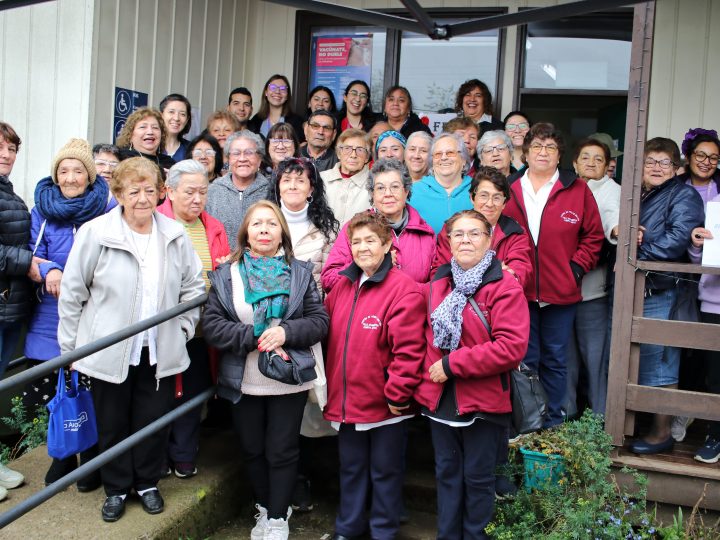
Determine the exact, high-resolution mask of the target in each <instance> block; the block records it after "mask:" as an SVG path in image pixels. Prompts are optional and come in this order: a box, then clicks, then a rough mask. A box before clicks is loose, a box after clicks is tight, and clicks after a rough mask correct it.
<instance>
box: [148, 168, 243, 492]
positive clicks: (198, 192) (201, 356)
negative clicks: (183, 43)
mask: <svg viewBox="0 0 720 540" xmlns="http://www.w3.org/2000/svg"><path fill="white" fill-rule="evenodd" d="M165 187H166V188H167V197H166V199H165V202H164V203H163V204H161V205H160V206H159V207H158V212H160V213H161V214H163V215H165V216H167V217H169V218H170V219H174V220H175V221H177V222H178V223H180V224H181V225H182V226H183V227H184V228H185V232H186V233H187V235H188V237H189V238H190V241H191V242H192V245H193V249H194V250H195V253H197V256H198V257H199V258H200V262H201V263H202V276H203V279H204V281H205V287H206V288H209V287H210V281H209V280H208V278H207V274H208V272H211V271H213V270H214V269H215V266H216V265H217V262H218V260H222V259H223V258H224V257H226V256H227V255H229V254H230V246H229V245H228V239H227V235H226V234H225V229H224V228H223V226H222V223H220V222H219V221H218V220H217V219H215V218H214V217H212V216H211V215H210V214H208V213H207V212H205V205H206V203H207V199H208V179H207V172H206V171H205V167H204V166H203V165H202V163H199V162H198V161H193V160H191V159H188V160H184V161H181V162H179V163H176V164H175V165H173V166H172V167H171V168H170V170H169V171H168V177H167V181H166V182H165ZM186 348H187V352H188V356H189V357H190V360H191V362H190V367H189V368H188V369H187V370H186V371H184V372H183V373H182V374H181V375H179V376H178V377H179V381H177V382H178V383H179V384H177V385H176V394H177V393H180V392H181V394H182V395H181V396H177V395H176V398H177V399H176V400H175V405H176V406H179V405H182V404H183V403H185V402H186V401H188V400H190V399H192V398H194V397H195V396H197V395H198V394H200V393H201V392H202V391H203V390H205V389H206V388H208V387H209V386H210V385H211V381H212V379H215V378H216V372H217V366H215V365H212V366H211V362H210V358H209V355H208V348H207V344H206V343H205V340H204V339H203V337H202V334H201V332H199V331H198V332H196V334H195V337H194V338H193V339H191V340H190V341H188V342H187V344H186ZM211 373H212V375H213V376H212V377H211ZM178 388H180V389H181V390H180V391H178ZM201 412H202V408H201V407H197V408H195V409H193V410H192V411H190V412H188V413H187V414H185V415H184V416H182V417H180V418H178V419H177V420H175V422H173V423H172V424H171V426H170V440H169V443H168V452H167V455H168V459H169V463H168V465H169V467H170V468H171V469H172V470H173V471H174V472H175V476H177V477H178V478H190V477H191V476H195V474H197V468H196V467H195V463H196V458H197V453H198V448H199V443H200V415H201Z"/></svg>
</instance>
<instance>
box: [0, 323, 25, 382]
mask: <svg viewBox="0 0 720 540" xmlns="http://www.w3.org/2000/svg"><path fill="white" fill-rule="evenodd" d="M21 335H22V323H20V322H10V323H0V379H1V378H2V376H3V375H4V374H5V370H6V369H7V366H8V364H9V363H10V360H12V358H13V355H14V354H15V349H16V348H17V344H18V341H20V336H21Z"/></svg>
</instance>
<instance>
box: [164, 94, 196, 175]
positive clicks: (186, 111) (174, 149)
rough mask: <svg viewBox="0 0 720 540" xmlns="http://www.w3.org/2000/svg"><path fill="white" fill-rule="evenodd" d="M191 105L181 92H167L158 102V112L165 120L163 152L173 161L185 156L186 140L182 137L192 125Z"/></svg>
mask: <svg viewBox="0 0 720 540" xmlns="http://www.w3.org/2000/svg"><path fill="white" fill-rule="evenodd" d="M191 111H192V105H190V101H189V100H188V98H186V97H185V96H183V95H182V94H169V95H167V96H165V97H164V98H163V100H162V101H161V102H160V113H161V114H162V117H163V122H165V133H166V137H165V147H164V149H165V153H166V154H167V155H168V156H170V157H171V158H173V160H174V161H181V160H183V159H185V157H186V156H187V148H188V141H187V140H186V139H185V138H184V136H185V135H187V134H188V133H189V132H190V128H191V127H192V115H191Z"/></svg>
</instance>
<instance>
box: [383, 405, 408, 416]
mask: <svg viewBox="0 0 720 540" xmlns="http://www.w3.org/2000/svg"><path fill="white" fill-rule="evenodd" d="M409 408H410V405H405V406H404V407H396V406H395V405H389V404H388V409H390V412H391V413H393V414H394V415H395V416H400V415H401V414H402V412H403V411H404V410H407V409H409Z"/></svg>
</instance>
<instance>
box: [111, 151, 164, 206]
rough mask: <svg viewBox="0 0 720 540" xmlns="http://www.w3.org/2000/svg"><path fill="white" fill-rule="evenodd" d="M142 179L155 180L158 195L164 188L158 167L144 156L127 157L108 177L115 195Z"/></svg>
mask: <svg viewBox="0 0 720 540" xmlns="http://www.w3.org/2000/svg"><path fill="white" fill-rule="evenodd" d="M142 180H150V181H151V182H155V187H156V188H157V190H158V196H160V194H161V193H162V191H163V189H164V188H165V182H164V181H163V178H162V175H161V174H160V167H158V166H157V164H156V163H154V162H153V161H151V160H149V159H147V158H144V157H133V158H128V159H126V160H124V161H121V162H120V164H119V165H118V166H117V167H115V170H114V171H113V173H112V178H111V179H110V191H112V194H113V195H115V197H117V196H118V195H120V194H121V193H122V192H123V190H124V189H125V188H126V187H127V186H128V185H130V184H132V183H134V182H138V181H142Z"/></svg>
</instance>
